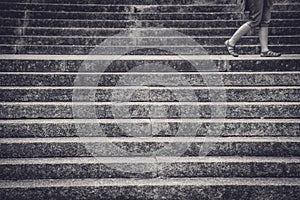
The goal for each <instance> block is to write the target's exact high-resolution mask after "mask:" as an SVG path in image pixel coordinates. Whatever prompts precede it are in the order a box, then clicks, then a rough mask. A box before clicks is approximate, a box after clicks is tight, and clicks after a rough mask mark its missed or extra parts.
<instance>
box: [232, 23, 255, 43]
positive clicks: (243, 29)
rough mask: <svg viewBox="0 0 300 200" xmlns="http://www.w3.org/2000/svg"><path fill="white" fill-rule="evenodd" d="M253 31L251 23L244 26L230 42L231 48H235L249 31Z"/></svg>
mask: <svg viewBox="0 0 300 200" xmlns="http://www.w3.org/2000/svg"><path fill="white" fill-rule="evenodd" d="M250 30H251V26H250V25H249V23H248V22H247V23H245V24H243V25H242V26H241V27H240V28H239V29H238V30H237V31H236V32H235V33H234V34H233V35H232V37H231V38H230V39H229V40H228V42H229V44H230V45H231V46H235V45H236V43H237V42H238V41H239V40H240V39H241V38H242V37H243V36H244V35H246V34H247V33H248V32H249V31H250Z"/></svg>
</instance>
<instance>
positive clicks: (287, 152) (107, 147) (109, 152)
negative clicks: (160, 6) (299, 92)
mask: <svg viewBox="0 0 300 200" xmlns="http://www.w3.org/2000/svg"><path fill="white" fill-rule="evenodd" d="M62 140H63V139H62ZM185 145H186V146H185ZM171 147H173V148H174V149H176V151H174V149H173V150H172V149H171V150H170V149H169V148H171ZM179 148H184V149H181V151H182V152H178V151H180V149H179ZM185 148H186V151H184V150H185ZM0 150H1V151H0V157H1V158H39V157H82V156H85V157H121V156H150V155H158V156H178V154H180V155H179V156H203V155H206V156H273V157H283V156H285V157H287V156H300V151H299V150H300V143H298V142H213V143H210V142H205V143H203V142H201V143H197V142H191V143H170V142H165V143H163V142H113V143H111V142H102V143H97V142H94V143H84V142H80V143H76V142H73V143H63V142H59V143H55V142H49V143H39V142H34V143H17V144H6V143H1V144H0ZM166 151H168V152H166Z"/></svg>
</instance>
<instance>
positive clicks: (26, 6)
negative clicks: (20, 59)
mask: <svg viewBox="0 0 300 200" xmlns="http://www.w3.org/2000/svg"><path fill="white" fill-rule="evenodd" d="M0 7H1V9H5V10H12V11H18V10H20V11H24V10H29V11H54V12H62V11H64V12H68V11H69V12H70V11H72V12H132V13H137V12H143V13H145V12H176V13H178V12H195V13H196V12H235V11H237V9H238V6H237V5H236V4H223V5H221V4H198V5H197V4H190V5H148V6H140V5H114V4H109V5H105V4H92V5H89V4H47V3H36V2H33V3H24V2H9V3H8V2H0ZM299 9H300V4H299V3H280V4H275V5H274V6H273V10H274V11H287V10H290V11H298V10H299Z"/></svg>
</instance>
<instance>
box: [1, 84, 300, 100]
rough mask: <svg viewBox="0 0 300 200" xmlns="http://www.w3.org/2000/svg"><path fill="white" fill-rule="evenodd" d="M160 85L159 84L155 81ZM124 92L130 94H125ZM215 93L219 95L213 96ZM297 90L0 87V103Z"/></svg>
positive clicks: (295, 96) (248, 95) (284, 96)
mask: <svg viewBox="0 0 300 200" xmlns="http://www.w3.org/2000/svg"><path fill="white" fill-rule="evenodd" d="M158 84H159V83H158ZM126 94H128V95H130V96H126ZM216 95H217V96H218V98H216ZM299 99H300V87H299V88H298V89H289V88H288V87H287V88H284V89H280V88H275V89H272V88H271V89H259V88H258V89H247V88H240V89H228V88H226V87H221V88H219V89H214V88H210V89H205V87H204V88H201V89H193V88H191V87H187V88H182V89H176V88H166V89H164V88H161V89H155V87H153V88H149V89H145V88H130V87H129V88H124V89H122V88H121V89H119V88H118V87H116V88H111V89H105V88H103V89H78V88H76V89H72V88H70V89H64V88H57V89H33V88H29V89H4V88H1V89H0V102H1V101H2V102H39V101H43V102H55V101H64V102H72V101H73V102H77V101H95V102H115V101H119V102H128V101H131V102H144V101H145V102H148V101H151V102H177V101H179V102H211V101H218V102H298V101H299Z"/></svg>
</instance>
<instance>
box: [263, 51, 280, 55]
mask: <svg viewBox="0 0 300 200" xmlns="http://www.w3.org/2000/svg"><path fill="white" fill-rule="evenodd" d="M262 54H263V55H267V56H278V55H280V53H277V52H274V51H270V50H269V51H266V52H262Z"/></svg>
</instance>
